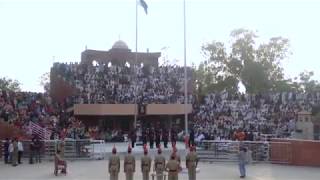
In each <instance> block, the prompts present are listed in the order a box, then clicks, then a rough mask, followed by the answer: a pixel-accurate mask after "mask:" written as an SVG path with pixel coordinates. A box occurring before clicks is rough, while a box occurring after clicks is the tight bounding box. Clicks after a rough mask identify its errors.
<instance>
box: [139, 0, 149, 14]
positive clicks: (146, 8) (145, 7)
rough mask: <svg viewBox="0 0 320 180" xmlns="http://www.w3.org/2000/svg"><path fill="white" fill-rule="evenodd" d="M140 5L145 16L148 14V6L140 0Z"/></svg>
mask: <svg viewBox="0 0 320 180" xmlns="http://www.w3.org/2000/svg"><path fill="white" fill-rule="evenodd" d="M140 5H141V6H142V7H143V9H144V12H146V14H148V5H147V3H146V2H145V1H144V0H140Z"/></svg>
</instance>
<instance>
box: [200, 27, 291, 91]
mask: <svg viewBox="0 0 320 180" xmlns="http://www.w3.org/2000/svg"><path fill="white" fill-rule="evenodd" d="M230 37H231V41H230V42H231V43H230V44H231V45H230V47H229V48H227V47H226V46H225V44H224V43H222V42H218V41H213V42H211V43H207V44H205V45H203V46H202V52H203V55H204V57H205V61H204V62H203V63H201V64H200V65H199V68H198V69H197V70H198V74H197V75H198V78H199V79H202V80H206V79H207V80H208V81H202V82H203V83H209V84H205V85H203V86H204V87H205V89H206V91H208V92H210V91H220V90H227V91H237V90H238V84H239V82H240V81H241V82H242V83H243V84H244V86H245V87H246V90H247V92H249V93H259V92H265V91H275V90H279V89H281V88H284V85H285V84H284V83H286V82H287V81H288V80H286V79H284V73H283V68H282V67H281V62H282V61H283V60H284V59H286V58H287V57H288V55H289V54H290V52H289V40H288V39H285V38H282V37H273V38H270V40H269V41H268V42H267V43H261V44H257V43H256V42H257V38H258V35H257V34H256V33H255V32H253V31H250V30H247V29H236V30H234V31H232V32H231V34H230ZM199 73H200V74H201V75H199ZM208 76H209V77H208ZM279 81H282V82H283V83H278V82H279ZM286 85H290V83H289V84H286ZM278 86H280V87H278Z"/></svg>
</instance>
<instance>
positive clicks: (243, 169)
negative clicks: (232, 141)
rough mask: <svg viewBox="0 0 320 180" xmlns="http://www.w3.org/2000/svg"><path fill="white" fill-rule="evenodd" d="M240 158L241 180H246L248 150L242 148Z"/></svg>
mask: <svg viewBox="0 0 320 180" xmlns="http://www.w3.org/2000/svg"><path fill="white" fill-rule="evenodd" d="M238 158H239V171H240V178H245V177H246V160H247V149H246V148H244V147H240V150H239V154H238Z"/></svg>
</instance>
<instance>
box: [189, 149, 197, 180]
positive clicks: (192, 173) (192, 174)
mask: <svg viewBox="0 0 320 180" xmlns="http://www.w3.org/2000/svg"><path fill="white" fill-rule="evenodd" d="M197 166H198V156H197V153H196V152H195V147H194V146H190V152H189V153H188V154H187V156H186V167H187V169H188V176H189V180H196V173H197V172H196V169H197Z"/></svg>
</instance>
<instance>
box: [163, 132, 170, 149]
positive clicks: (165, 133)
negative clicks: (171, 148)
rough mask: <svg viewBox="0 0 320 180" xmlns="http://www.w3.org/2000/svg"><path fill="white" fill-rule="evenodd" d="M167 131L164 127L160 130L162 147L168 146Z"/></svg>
mask: <svg viewBox="0 0 320 180" xmlns="http://www.w3.org/2000/svg"><path fill="white" fill-rule="evenodd" d="M168 140H169V133H168V131H167V130H166V129H163V131H162V141H163V146H164V148H168Z"/></svg>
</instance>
